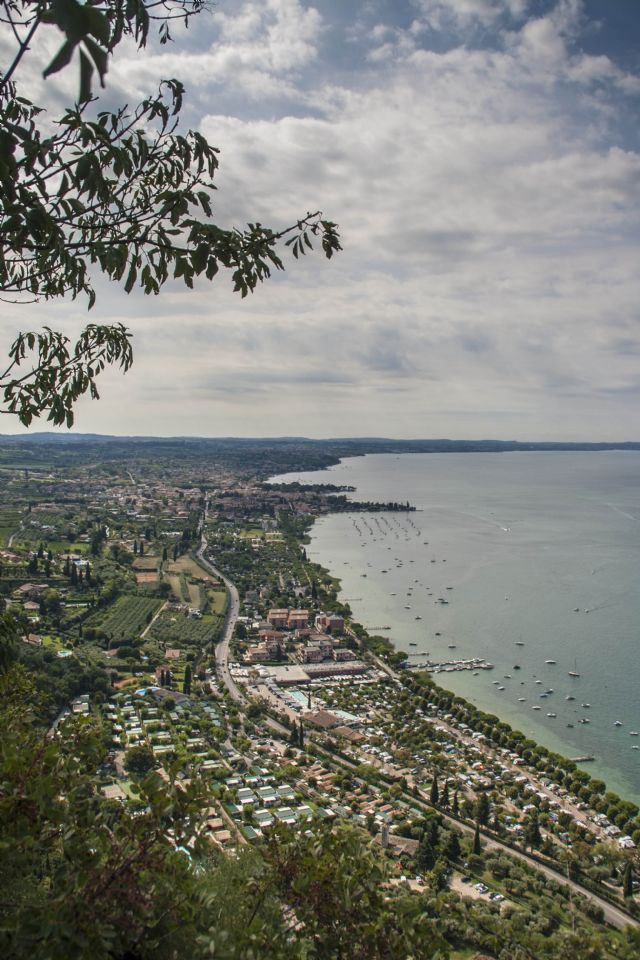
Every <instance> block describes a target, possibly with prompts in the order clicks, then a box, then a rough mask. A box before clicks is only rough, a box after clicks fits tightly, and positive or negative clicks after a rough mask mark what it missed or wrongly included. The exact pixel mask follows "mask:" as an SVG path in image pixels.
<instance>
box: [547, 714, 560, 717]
mask: <svg viewBox="0 0 640 960" xmlns="http://www.w3.org/2000/svg"><path fill="white" fill-rule="evenodd" d="M547 716H548V717H557V716H558V714H557V713H548V714H547Z"/></svg>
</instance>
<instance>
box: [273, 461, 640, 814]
mask: <svg viewBox="0 0 640 960" xmlns="http://www.w3.org/2000/svg"><path fill="white" fill-rule="evenodd" d="M338 469H339V467H331V468H329V469H328V470H323V471H322V472H321V473H322V476H323V477H324V478H326V481H327V482H330V481H331V480H332V479H333V477H332V474H334V473H335V471H336V470H338ZM318 473H319V472H318ZM318 473H316V472H314V473H312V474H310V475H309V479H310V482H312V483H313V482H314V479H312V478H316V477H317V475H318ZM285 476H286V478H287V480H288V478H289V477H291V476H292V475H291V474H289V475H285ZM303 476H304V474H302V475H301V474H296V475H295V477H296V479H297V480H298V481H300V480H301V478H302V477H303ZM273 479H274V480H275V481H277V482H286V480H285V478H284V477H282V476H280V477H277V478H276V477H274V478H273ZM303 482H304V481H303ZM365 493H366V494H367V496H369V495H370V491H365ZM400 493H401V494H402V493H404V491H401V492H400ZM355 496H358V493H356V494H355ZM356 509H357V508H356ZM413 517H414V519H416V520H418V518H419V514H418V517H416V514H413ZM330 519H331V518H330V517H329V518H320V519H318V518H316V519H315V521H314V523H313V526H312V527H311V528H310V529H309V531H308V533H309V534H310V540H311V541H313V540H314V539H315V535H314V531H316V532H317V530H318V524H319V523H327V522H330ZM341 519H342V520H344V518H341ZM372 522H373V521H372ZM418 522H419V520H418ZM324 553H325V556H324V557H323V558H322V561H321V564H320V565H322V566H323V568H324V569H325V570H326V571H327V572H328V574H329V575H330V576H331V577H332V579H333V580H334V581H335V582H336V586H337V587H338V590H339V598H340V601H341V602H342V603H347V604H348V605H349V607H350V609H352V615H353V616H354V617H355V619H356V620H359V621H360V622H361V623H362V624H363V625H364V627H365V628H368V632H369V633H371V634H373V633H375V625H376V624H389V623H392V622H394V620H393V614H392V613H391V612H388V611H387V612H384V610H383V609H382V608H381V607H380V605H379V604H378V605H376V604H375V603H374V604H373V609H370V608H369V606H368V603H367V588H368V587H371V588H372V589H375V585H374V583H371V584H369V583H367V581H366V580H362V581H360V580H358V581H356V580H354V576H353V571H352V570H349V569H347V570H345V571H344V572H341V570H340V568H339V566H338V564H337V563H327V558H326V544H325V549H324ZM310 554H312V550H311V551H310ZM345 555H346V554H345ZM314 560H315V562H318V558H317V557H316V558H314ZM362 569H364V567H363V568H362ZM383 572H384V571H383ZM363 575H364V574H358V577H360V576H363ZM374 579H375V578H374ZM378 579H379V578H378ZM344 581H346V583H345V582H344ZM361 595H362V598H364V599H361ZM505 599H506V598H505ZM407 617H411V618H412V614H407ZM416 619H420V617H417V618H416ZM413 629H417V625H416V627H414V628H413ZM397 632H398V631H396V630H395V628H394V632H393V633H391V634H389V635H387V636H385V637H380V641H382V642H384V643H385V644H391V648H392V649H395V650H397V649H398V648H401V649H403V650H404V652H405V653H412V652H415V651H414V649H413V648H415V646H416V644H415V643H412V644H411V645H410V649H409V646H408V645H407V642H406V636H407V631H406V630H405V635H404V637H402V638H400V639H398V637H397V636H394V633H397ZM418 646H420V644H418ZM432 652H433V651H432ZM425 653H426V651H424V650H423V651H421V654H422V655H423V656H424V655H425ZM449 656H450V658H451V659H453V658H454V657H455V658H456V659H461V660H462V659H466V658H468V659H470V658H472V657H474V656H478V657H483V656H484V651H480V650H473V649H469V648H468V647H467V648H465V649H464V650H461V651H455V652H453V651H452V652H450V654H449ZM430 659H431V660H438V661H442V660H443V659H444V657H442V656H439V655H436V656H431V657H430ZM489 659H492V658H489ZM494 675H496V676H497V673H495V674H494ZM521 675H522V676H523V675H524V674H521ZM431 676H432V679H433V680H434V682H435V683H436V684H437V686H438V687H439V689H441V690H443V691H447V692H449V693H451V694H452V695H454V696H456V697H458V698H460V697H463V698H464V700H465V701H466V703H467V704H468V705H469V706H470V707H472V708H474V709H479V710H481V711H482V712H483V713H484V714H486V715H489V716H496V717H497V718H499V719H500V721H501V722H506V723H508V725H509V727H510V728H511V729H512V730H522V728H523V724H524V729H525V730H530V731H531V732H529V733H527V734H526V737H527V739H533V740H535V742H536V744H537V745H539V746H540V747H543V748H544V749H545V750H547V751H549V752H551V753H553V754H557V755H559V756H562V757H565V758H567V759H571V758H578V757H584V756H591V755H592V754H593V753H595V754H596V759H595V760H593V761H586V762H584V763H583V764H579V766H580V768H581V769H583V770H584V771H585V772H586V773H587V774H588V775H589V777H590V778H593V777H598V778H601V779H603V780H605V781H606V784H607V787H608V788H610V789H611V790H612V791H615V792H616V793H617V794H618V795H619V796H622V797H625V798H628V799H629V800H632V801H634V802H638V801H639V800H640V791H637V790H636V789H634V787H633V786H632V785H630V784H629V783H628V782H625V777H624V774H621V773H620V770H619V768H616V767H612V766H609V765H608V764H607V763H606V762H605V761H604V759H603V756H606V754H600V755H599V751H597V750H594V749H593V748H591V747H590V745H589V742H588V738H587V737H585V741H584V745H582V743H581V742H578V743H568V742H567V740H566V739H564V738H563V737H562V734H561V731H560V730H559V731H555V730H553V729H548V726H549V722H548V721H547V727H544V726H543V727H540V725H539V724H536V723H535V721H534V718H533V717H532V718H531V719H529V718H526V717H525V716H524V715H523V714H522V712H520V713H519V712H518V710H517V709H515V708H514V706H513V705H512V704H511V703H510V702H508V701H505V702H503V703H502V704H500V705H494V704H493V703H491V704H489V703H488V702H487V698H486V696H485V698H484V700H483V698H482V696H480V695H479V687H478V683H479V682H480V681H479V680H478V679H472V674H471V672H468V673H467V672H464V673H463V672H460V673H448V672H447V673H445V674H444V675H443V674H442V673H441V674H436V675H435V676H434V675H433V674H431ZM486 676H487V677H488V676H489V675H486ZM500 676H501V674H500ZM474 687H475V689H474ZM558 723H559V721H558ZM583 730H585V732H586V728H580V729H579V732H580V733H582V732H583ZM559 733H560V735H558V734H559ZM621 739H622V735H620V737H619V741H621ZM626 743H627V744H628V741H626Z"/></svg>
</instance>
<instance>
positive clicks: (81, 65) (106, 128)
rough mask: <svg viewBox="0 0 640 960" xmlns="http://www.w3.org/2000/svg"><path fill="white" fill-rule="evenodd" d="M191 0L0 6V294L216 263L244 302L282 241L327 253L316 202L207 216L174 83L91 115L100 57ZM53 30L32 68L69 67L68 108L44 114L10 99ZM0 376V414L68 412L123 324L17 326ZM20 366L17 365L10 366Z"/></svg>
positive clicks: (128, 281)
mask: <svg viewBox="0 0 640 960" xmlns="http://www.w3.org/2000/svg"><path fill="white" fill-rule="evenodd" d="M207 6H208V5H207V4H206V3H205V2H203V0H85V2H82V3H81V2H78V0H7V2H5V3H4V4H3V9H2V11H1V12H0V30H1V31H2V32H3V33H4V34H5V36H4V40H5V43H4V48H5V49H11V48H13V58H12V60H11V62H10V63H9V64H8V65H6V66H4V67H3V66H1V65H0V295H3V296H4V298H5V299H7V298H8V299H11V300H13V301H15V302H33V301H34V300H47V299H52V298H56V297H63V296H69V297H71V298H74V299H75V298H77V297H79V296H82V297H86V298H87V303H88V306H89V307H91V306H93V304H94V303H95V299H96V294H95V290H94V287H93V281H92V277H93V276H94V275H95V274H96V273H103V274H105V275H106V276H107V277H108V278H109V279H110V280H113V281H116V282H118V283H120V284H122V286H123V288H124V290H125V291H126V292H127V293H129V292H131V291H132V290H133V289H134V288H135V287H139V288H141V289H142V290H143V291H144V293H145V294H157V293H159V291H160V289H161V288H162V286H163V285H164V284H165V283H166V282H167V281H168V280H169V279H174V280H181V281H182V282H183V283H184V284H185V285H186V286H187V287H189V288H191V287H193V284H194V280H195V278H197V277H200V276H202V277H205V278H206V279H207V280H209V281H211V280H213V279H214V277H215V276H216V275H217V274H218V273H219V272H220V271H221V270H222V271H225V270H227V271H230V279H231V283H232V287H233V290H234V291H237V292H238V293H240V295H241V296H242V297H245V296H246V295H247V294H248V293H250V292H252V291H253V290H255V288H256V286H257V285H258V283H261V282H262V281H264V280H266V279H267V278H268V277H269V276H270V275H271V273H272V271H274V270H276V271H277V270H283V269H284V262H283V259H282V248H283V246H288V247H289V248H290V250H291V252H292V254H293V256H294V257H295V258H296V259H297V258H298V257H299V256H301V255H303V254H305V253H306V251H307V250H308V249H310V248H311V247H312V246H313V240H314V238H316V239H317V240H319V241H320V245H321V247H322V250H323V252H324V254H325V256H326V257H329V258H330V257H331V256H332V255H333V254H334V253H335V252H336V251H338V250H340V249H341V246H340V239H339V235H338V232H337V228H336V225H335V224H334V223H332V222H331V221H329V220H326V219H324V218H323V216H322V214H321V212H320V211H316V212H314V213H306V214H305V215H304V216H301V217H300V219H299V220H297V221H296V222H295V223H293V224H290V225H288V226H285V227H283V228H281V229H274V228H272V227H269V226H265V225H264V224H262V223H259V222H252V223H248V224H247V225H246V226H244V227H243V228H241V229H240V228H237V227H230V228H229V227H222V226H220V225H219V224H217V223H215V222H214V219H213V206H212V197H213V193H214V191H215V189H216V186H215V183H214V178H215V174H216V171H217V169H218V150H217V149H216V148H215V147H213V146H211V145H210V144H209V143H208V142H207V140H206V139H205V138H204V137H203V136H202V135H201V134H200V133H198V132H197V131H194V130H190V131H187V132H182V131H181V129H180V127H179V121H180V112H181V109H182V105H183V95H184V88H183V86H182V84H181V83H180V81H179V80H177V79H166V80H163V81H162V82H161V83H160V86H159V88H158V89H157V90H156V91H155V92H154V93H150V95H149V96H148V97H146V98H145V99H144V100H143V101H142V102H141V103H139V104H137V105H135V106H133V107H131V106H129V105H123V106H122V107H120V108H119V109H117V110H115V111H113V112H110V111H107V110H101V109H100V102H99V97H98V96H96V93H95V86H96V83H95V81H96V77H97V80H98V81H99V83H100V84H101V85H102V86H104V84H105V81H106V75H107V70H108V65H109V58H110V56H111V55H112V54H113V52H114V51H115V49H116V48H117V46H118V45H119V44H120V43H121V42H122V41H123V40H124V39H125V38H130V39H132V40H133V41H134V42H135V43H136V44H137V45H138V47H139V48H143V47H144V46H145V45H146V43H147V41H148V39H149V36H150V31H151V28H152V26H155V28H156V29H157V31H158V34H159V39H160V42H161V43H167V42H169V41H170V40H171V34H170V26H171V23H172V21H173V20H175V19H177V18H181V19H183V20H186V22H187V23H188V22H189V21H190V20H191V18H192V17H193V16H196V15H200V14H202V13H204V12H205V11H206V8H207ZM43 31H55V32H56V33H57V34H59V35H61V45H60V47H59V49H58V50H57V53H56V54H55V56H54V57H53V59H52V60H51V61H50V63H48V64H46V65H42V66H43V71H42V72H43V76H44V77H51V76H52V75H54V74H57V73H59V72H60V71H61V70H63V69H64V68H65V67H68V66H69V64H71V63H72V61H75V60H76V59H77V61H78V73H79V92H78V100H77V102H76V103H75V104H73V105H71V106H69V107H68V108H67V109H65V110H64V111H63V113H62V115H61V116H60V117H58V118H57V119H55V120H54V121H53V122H52V120H51V118H49V117H47V115H46V112H45V111H43V108H42V107H41V106H40V105H37V104H35V103H33V102H31V101H30V100H28V99H26V98H25V97H24V96H22V95H21V92H20V78H19V74H20V70H21V69H22V68H25V67H30V68H32V66H33V65H32V64H31V63H30V59H29V50H30V48H31V46H32V45H33V44H34V42H35V39H36V34H37V33H41V32H43ZM9 359H10V363H9V365H8V367H7V368H6V369H5V370H4V372H3V373H2V374H0V390H2V391H3V396H4V404H5V409H4V410H3V411H2V412H5V413H10V414H14V415H17V416H18V418H19V419H20V421H21V422H22V423H24V424H26V425H28V424H29V423H31V421H32V420H33V418H34V417H35V416H38V415H39V414H40V413H42V412H45V411H46V412H47V413H48V419H49V420H51V421H52V422H53V423H56V424H61V423H67V425H71V423H72V422H73V405H74V403H75V401H76V400H77V399H78V397H80V396H81V395H83V394H84V393H87V392H88V393H89V394H90V395H91V396H93V397H97V396H98V392H97V388H96V384H95V380H96V377H97V376H98V375H99V373H100V372H101V371H102V370H103V369H104V368H105V366H107V365H111V364H115V365H118V366H119V367H121V368H122V369H123V370H124V371H126V370H128V369H129V367H130V366H131V361H132V350H131V338H130V334H129V331H127V330H126V329H125V328H124V327H123V326H122V325H120V324H116V325H110V326H107V325H96V324H92V325H89V326H88V327H87V328H86V329H85V330H84V331H83V332H82V334H81V335H80V336H79V338H78V339H77V340H76V341H75V342H72V341H71V340H70V339H69V338H68V337H66V336H63V335H62V334H60V333H56V332H55V331H52V330H49V329H48V328H47V329H45V330H44V331H43V332H41V333H34V332H29V333H21V334H20V335H19V336H18V337H17V339H16V340H15V342H14V344H13V346H12V348H11V351H10V358H9ZM25 367H28V369H26V371H25Z"/></svg>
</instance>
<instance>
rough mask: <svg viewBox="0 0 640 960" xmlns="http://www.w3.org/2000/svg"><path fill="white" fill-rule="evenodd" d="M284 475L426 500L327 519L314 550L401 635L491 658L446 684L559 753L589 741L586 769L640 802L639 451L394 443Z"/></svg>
mask: <svg viewBox="0 0 640 960" xmlns="http://www.w3.org/2000/svg"><path fill="white" fill-rule="evenodd" d="M277 479H283V478H281V477H279V478H277ZM286 479H288V480H294V479H297V480H302V481H303V482H309V483H313V482H332V483H336V484H349V485H353V486H354V487H355V488H356V489H355V492H354V493H352V494H350V495H349V496H350V497H351V498H353V499H361V500H378V501H388V500H395V501H405V500H409V501H410V502H411V503H412V504H413V505H414V506H416V507H417V508H418V510H417V511H416V512H415V513H383V514H360V513H352V514H335V515H332V516H328V517H323V518H321V519H320V520H318V521H317V522H316V524H315V525H314V527H313V530H312V533H311V544H310V545H309V547H308V550H307V553H308V555H309V557H310V558H311V559H312V560H314V561H316V562H318V563H320V564H322V565H323V566H324V567H326V568H327V569H329V570H330V571H331V573H332V574H333V575H334V576H337V577H339V578H340V579H341V581H342V597H343V598H344V599H347V600H348V601H349V603H350V606H351V608H352V610H353V613H354V616H355V617H356V619H358V620H360V621H361V622H362V623H364V624H365V625H366V626H367V627H368V628H370V629H372V628H376V627H382V626H390V627H391V629H390V630H388V631H384V632H383V631H381V632H383V633H384V635H385V636H388V637H389V638H390V639H391V640H392V641H393V642H394V644H395V645H396V646H397V647H398V648H399V649H403V650H405V651H407V652H409V653H412V654H416V653H423V654H426V653H427V651H429V654H430V656H431V658H432V659H435V660H437V659H442V660H445V659H451V658H457V659H462V658H467V657H484V658H486V659H488V660H489V661H491V662H492V663H493V664H495V669H494V670H493V671H486V672H480V673H479V674H478V675H477V676H473V675H472V674H471V673H456V674H447V675H446V676H443V675H440V677H439V678H438V682H439V683H441V684H442V685H443V686H446V687H447V688H449V689H451V690H455V691H456V692H457V693H460V694H462V695H463V696H465V697H467V698H468V699H469V700H471V701H473V702H474V703H476V704H477V705H478V706H480V707H481V708H482V709H484V710H487V711H490V712H492V713H495V714H497V715H498V716H500V717H501V718H503V719H505V720H507V721H508V722H509V723H511V724H512V725H513V726H515V727H517V728H518V729H520V730H522V731H523V732H524V733H526V734H528V735H530V736H532V737H534V738H535V739H537V740H538V741H540V742H541V743H544V744H546V745H547V746H548V747H550V748H552V749H554V750H558V751H559V752H562V753H564V754H565V755H569V756H572V757H577V756H583V755H586V754H593V755H594V756H595V757H596V760H595V762H594V763H590V764H589V765H588V766H586V767H585V769H588V770H589V771H590V772H591V773H592V774H593V775H594V776H600V777H602V778H603V779H605V780H606V781H607V784H608V785H609V787H610V788H612V789H614V790H616V791H618V792H620V793H621V794H622V795H624V796H627V797H629V798H631V799H634V800H636V801H640V750H633V749H632V746H633V745H634V744H637V745H638V746H640V737H632V736H630V731H638V732H640V688H639V683H638V681H639V680H640V644H639V642H638V641H639V639H640V453H638V452H620V453H618V452H613V453H612V452H602V453H559V452H558V453H556V452H554V453H544V452H532V453H510V454H480V453H473V454H408V455H402V456H396V455H388V454H384V455H371V456H366V457H358V458H353V459H349V460H345V461H343V462H342V463H340V464H339V465H337V466H335V467H332V468H330V469H329V470H325V471H318V472H315V473H305V474H295V475H294V474H289V475H287V477H286ZM384 571H386V572H384ZM365 575H366V576H365ZM447 588H451V589H447ZM439 597H441V598H443V599H446V600H448V603H447V604H442V603H440V602H438V598H439ZM407 608H409V609H407ZM576 608H577V610H576ZM437 634H439V636H438V635H437ZM449 644H454V645H455V649H451V648H450V647H449ZM546 660H555V661H556V663H555V664H547V663H545V661H546ZM516 664H517V665H518V666H519V667H520V669H519V670H516V669H514V668H515V666H516ZM570 670H572V671H575V672H578V673H579V674H580V676H579V677H578V678H572V677H569V676H568V671H570ZM507 675H509V676H507ZM494 680H498V681H499V682H500V685H502V686H504V688H505V689H504V690H503V691H498V689H497V685H496V684H494V682H493V681H494ZM536 680H540V681H542V682H541V683H539V684H536V682H535V681H536ZM548 689H552V690H553V693H550V694H549V695H548V696H547V697H546V698H541V697H540V693H542V692H544V691H546V690H548ZM567 696H573V697H575V700H572V701H569V700H566V699H565V698H566V697H567ZM521 697H524V698H526V699H525V700H524V701H523V702H520V701H519V698H521ZM582 703H588V704H590V706H589V707H582V706H581V704H582ZM534 705H538V706H540V707H541V709H540V710H539V711H534V710H532V707H533V706H534ZM548 712H551V713H556V714H557V716H556V717H555V718H552V717H547V715H546V714H547V713H548ZM581 718H589V720H590V722H589V723H588V724H581V723H579V720H580V719H581ZM616 720H620V721H621V723H622V726H616V725H615V723H614V722H615V721H616ZM567 724H573V727H568V726H567Z"/></svg>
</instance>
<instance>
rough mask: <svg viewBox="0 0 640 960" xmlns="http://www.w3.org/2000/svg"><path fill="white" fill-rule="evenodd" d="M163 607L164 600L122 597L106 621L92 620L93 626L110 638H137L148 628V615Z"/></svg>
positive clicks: (110, 611)
mask: <svg viewBox="0 0 640 960" xmlns="http://www.w3.org/2000/svg"><path fill="white" fill-rule="evenodd" d="M161 606H162V600H157V599H156V598H152V597H140V596H135V597H120V599H119V600H117V601H116V603H115V604H114V605H113V607H112V608H111V609H110V610H109V612H108V614H107V616H106V617H105V618H104V620H102V622H99V621H97V620H96V621H93V620H92V622H91V626H95V627H98V628H99V629H100V630H102V631H103V633H105V634H106V635H107V636H108V637H113V638H118V639H120V638H122V637H126V638H133V637H137V636H139V635H140V633H141V632H142V631H143V630H144V628H145V627H146V625H147V617H148V615H149V614H151V615H153V614H154V613H155V612H156V610H158V608H159V607H161Z"/></svg>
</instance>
